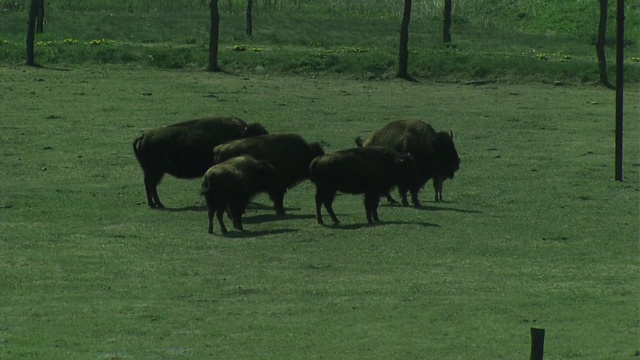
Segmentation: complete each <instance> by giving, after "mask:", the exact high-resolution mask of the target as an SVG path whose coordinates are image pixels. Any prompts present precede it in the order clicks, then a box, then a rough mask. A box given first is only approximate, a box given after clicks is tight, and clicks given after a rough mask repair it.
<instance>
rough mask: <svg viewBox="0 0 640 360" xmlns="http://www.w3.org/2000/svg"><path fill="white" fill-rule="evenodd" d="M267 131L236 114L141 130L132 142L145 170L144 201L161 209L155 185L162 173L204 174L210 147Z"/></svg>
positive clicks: (180, 175)
mask: <svg viewBox="0 0 640 360" xmlns="http://www.w3.org/2000/svg"><path fill="white" fill-rule="evenodd" d="M263 134H267V130H266V129H265V128H264V127H263V126H262V125H260V124H258V123H253V124H247V123H246V122H245V121H243V120H241V119H238V118H235V117H218V118H204V119H197V120H190V121H185V122H181V123H177V124H173V125H169V126H165V127H159V128H156V129H153V130H148V131H146V132H144V133H143V134H142V135H141V136H140V137H138V138H137V139H135V140H134V141H133V152H134V153H135V155H136V158H137V159H138V162H139V163H140V167H141V168H142V171H143V172H144V187H145V190H146V192H147V204H148V205H149V207H151V208H159V209H162V208H164V205H163V204H162V203H161V202H160V198H159V197H158V190H157V186H158V183H160V180H162V177H163V175H164V174H165V173H168V174H171V175H173V176H175V177H177V178H181V179H191V178H196V177H200V176H202V175H204V173H205V172H206V171H207V169H209V167H211V166H212V165H213V148H214V147H216V146H217V145H220V144H222V143H225V142H227V141H229V140H235V139H240V138H246V137H250V136H256V135H263Z"/></svg>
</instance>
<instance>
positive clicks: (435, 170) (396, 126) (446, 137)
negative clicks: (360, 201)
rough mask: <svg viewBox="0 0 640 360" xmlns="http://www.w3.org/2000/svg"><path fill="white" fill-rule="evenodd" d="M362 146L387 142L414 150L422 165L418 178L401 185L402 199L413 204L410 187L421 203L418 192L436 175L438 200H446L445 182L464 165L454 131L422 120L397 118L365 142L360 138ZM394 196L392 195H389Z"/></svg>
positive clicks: (434, 180) (411, 152)
mask: <svg viewBox="0 0 640 360" xmlns="http://www.w3.org/2000/svg"><path fill="white" fill-rule="evenodd" d="M356 144H357V145H358V146H370V145H376V146H386V147H389V148H392V149H394V150H396V151H399V152H402V153H409V154H411V155H412V156H413V157H414V158H415V160H416V164H417V167H418V174H419V176H418V179H417V181H416V182H415V183H413V184H410V185H409V186H408V187H401V186H399V187H398V190H400V195H401V196H402V203H403V204H404V205H409V202H408V201H407V191H409V193H410V194H411V201H412V202H413V204H414V205H415V206H420V201H419V200H418V192H419V191H420V189H421V188H422V187H423V186H424V184H425V183H426V182H427V181H429V179H433V189H434V191H435V201H436V202H438V201H442V182H443V181H444V180H445V179H448V178H453V176H454V173H455V172H456V171H457V170H458V169H459V168H460V157H458V151H457V150H456V147H455V145H454V143H453V132H449V133H448V132H445V131H441V132H436V130H435V129H434V128H433V127H432V126H431V125H429V124H427V123H425V122H424V121H421V120H396V121H392V122H390V123H388V124H386V125H385V126H384V127H382V128H381V129H379V130H377V131H375V132H374V133H373V134H372V135H371V137H370V138H369V140H367V141H366V142H364V143H363V142H362V140H361V139H360V138H356ZM387 197H388V198H389V199H390V200H393V199H391V196H390V195H387Z"/></svg>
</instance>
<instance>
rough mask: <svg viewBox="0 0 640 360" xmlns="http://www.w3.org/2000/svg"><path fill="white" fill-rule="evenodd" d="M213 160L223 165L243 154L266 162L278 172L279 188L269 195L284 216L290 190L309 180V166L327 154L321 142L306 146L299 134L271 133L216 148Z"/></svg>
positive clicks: (279, 212) (278, 212)
mask: <svg viewBox="0 0 640 360" xmlns="http://www.w3.org/2000/svg"><path fill="white" fill-rule="evenodd" d="M213 152H214V159H215V160H214V161H215V163H220V162H222V161H225V160H227V159H230V158H233V157H235V156H240V155H250V156H253V157H254V158H256V159H259V160H267V161H269V162H270V163H271V164H273V166H274V167H275V169H276V171H277V173H278V179H279V181H278V186H276V187H275V188H274V189H273V190H272V191H271V192H270V193H269V196H270V197H271V200H273V203H274V207H275V210H276V213H277V214H281V215H282V214H284V213H285V211H284V195H285V193H286V192H287V189H290V188H292V187H294V186H295V185H296V184H298V183H299V182H301V181H302V180H304V179H307V178H308V177H309V164H310V163H311V160H313V159H314V158H315V157H316V156H320V155H323V154H324V150H323V149H322V146H321V145H320V144H319V143H311V144H309V143H307V142H306V141H305V140H304V139H303V138H302V137H301V136H300V135H297V134H269V135H262V136H255V137H252V138H247V139H241V140H235V141H231V142H228V143H226V144H223V145H220V146H217V147H216V148H215V149H214V151H213Z"/></svg>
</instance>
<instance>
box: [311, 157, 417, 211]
mask: <svg viewBox="0 0 640 360" xmlns="http://www.w3.org/2000/svg"><path fill="white" fill-rule="evenodd" d="M309 173H310V179H311V181H312V182H313V183H314V184H315V186H316V220H317V221H318V223H319V224H323V223H324V222H323V220H322V213H321V207H322V205H324V207H325V209H327V212H328V213H329V216H331V220H332V221H333V222H334V223H336V224H338V223H340V221H339V220H338V218H337V217H336V214H335V212H334V211H333V205H332V204H333V199H334V198H335V196H336V192H338V191H340V192H343V193H347V194H364V208H365V213H366V217H367V221H368V222H369V223H373V222H378V221H380V219H379V218H378V204H379V202H380V194H383V193H386V192H389V190H391V188H393V187H394V186H408V185H409V184H412V183H414V182H415V181H416V180H415V177H416V176H417V169H416V164H415V161H414V159H413V157H411V156H410V155H408V154H402V153H398V152H396V151H395V150H393V149H391V148H388V147H383V146H366V147H357V148H353V149H347V150H341V151H337V152H334V153H332V154H328V155H323V156H319V157H317V158H315V159H314V160H313V161H312V162H311V165H310V166H309Z"/></svg>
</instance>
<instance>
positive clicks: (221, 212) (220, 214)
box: [216, 207, 227, 234]
mask: <svg viewBox="0 0 640 360" xmlns="http://www.w3.org/2000/svg"><path fill="white" fill-rule="evenodd" d="M216 216H217V218H218V223H219V224H220V232H221V233H222V234H226V233H227V227H226V226H224V220H223V218H224V207H220V208H218V209H217V210H216Z"/></svg>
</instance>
